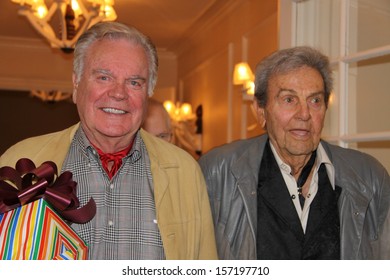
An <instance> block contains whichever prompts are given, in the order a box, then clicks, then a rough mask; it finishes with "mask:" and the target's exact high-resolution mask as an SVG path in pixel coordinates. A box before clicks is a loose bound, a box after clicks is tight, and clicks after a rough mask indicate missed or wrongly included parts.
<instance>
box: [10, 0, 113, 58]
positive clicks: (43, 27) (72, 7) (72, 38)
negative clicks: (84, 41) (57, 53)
mask: <svg viewBox="0 0 390 280" xmlns="http://www.w3.org/2000/svg"><path fill="white" fill-rule="evenodd" d="M11 1H12V2H15V3H17V4H19V5H20V9H19V14H20V15H23V16H25V17H26V18H27V19H28V21H29V22H30V23H31V25H32V26H33V27H34V28H35V29H36V30H37V31H38V32H39V33H40V34H41V35H42V36H43V37H45V38H46V39H47V41H49V43H50V45H51V46H52V47H53V48H60V49H61V50H62V51H64V52H65V53H72V52H73V48H74V45H75V43H76V41H77V39H78V38H79V37H80V35H81V34H82V33H83V32H84V31H85V30H86V29H88V28H89V27H90V26H92V25H94V24H95V23H98V22H101V21H114V20H115V19H116V18H117V16H116V13H115V10H114V8H113V5H114V0H52V1H50V2H52V4H51V6H50V8H49V9H48V8H47V6H46V4H45V1H44V0H11ZM83 1H84V2H89V4H88V7H86V6H85V5H84V3H83ZM53 26H54V28H53Z"/></svg>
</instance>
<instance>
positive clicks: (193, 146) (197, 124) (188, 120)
mask: <svg viewBox="0 0 390 280" xmlns="http://www.w3.org/2000/svg"><path fill="white" fill-rule="evenodd" d="M163 105H164V107H165V109H166V110H167V112H168V114H169V116H170V117H171V120H172V127H173V135H174V138H175V142H176V144H177V145H178V146H180V147H183V148H185V149H186V150H188V151H191V152H194V153H195V154H196V155H198V156H200V155H201V154H202V133H203V122H202V115H203V110H202V105H199V106H198V107H197V108H196V113H195V114H194V113H192V106H191V104H189V103H176V105H175V104H174V103H173V102H172V101H170V100H167V101H165V102H164V103H163Z"/></svg>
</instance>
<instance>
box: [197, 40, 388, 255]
mask: <svg viewBox="0 0 390 280" xmlns="http://www.w3.org/2000/svg"><path fill="white" fill-rule="evenodd" d="M255 85H256V90H255V101H254V106H255V108H256V112H257V115H258V119H259V123H260V124H261V125H262V126H263V127H264V128H266V130H267V133H266V134H264V135H262V136H259V137H256V138H252V139H247V140H239V141H236V142H233V143H230V144H227V145H224V146H221V147H218V148H215V149H213V150H211V151H210V152H208V153H207V154H206V155H204V156H203V157H202V158H201V159H200V160H199V163H200V165H201V167H202V170H203V173H204V175H205V178H206V182H207V185H208V192H209V196H210V203H211V208H212V213H213V218H214V225H215V231H216V239H217V246H218V254H219V257H220V258H221V259H389V258H390V228H389V224H390V223H389V222H390V220H389V219H390V218H389V206H390V179H389V175H388V172H387V171H386V169H385V168H384V167H383V166H382V165H381V164H380V163H379V162H378V161H377V160H376V159H374V158H373V157H371V156H369V155H367V154H364V153H361V152H359V151H356V150H352V149H345V148H341V147H338V146H335V145H331V144H329V143H327V142H325V141H323V140H321V131H322V128H323V124H324V119H325V113H326V110H327V107H328V100H329V95H330V93H331V91H332V76H331V70H330V67H329V61H328V58H327V57H326V56H324V55H323V54H321V53H320V52H319V51H317V50H315V49H313V48H310V47H295V48H290V49H286V50H281V51H277V52H275V53H273V54H271V55H270V56H269V57H267V58H265V59H264V60H263V61H262V62H261V63H260V64H259V65H258V67H257V69H256V79H255Z"/></svg>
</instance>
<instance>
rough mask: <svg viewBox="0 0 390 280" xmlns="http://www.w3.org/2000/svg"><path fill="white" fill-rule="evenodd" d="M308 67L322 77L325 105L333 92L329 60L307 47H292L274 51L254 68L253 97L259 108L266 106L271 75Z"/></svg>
mask: <svg viewBox="0 0 390 280" xmlns="http://www.w3.org/2000/svg"><path fill="white" fill-rule="evenodd" d="M303 66H308V67H311V68H313V69H316V70H317V71H318V72H319V73H320V74H321V76H322V79H323V81H324V87H325V89H324V90H325V104H326V106H328V102H329V96H330V93H331V92H332V90H333V77H332V70H331V68H330V64H329V59H328V57H327V56H325V55H323V54H322V53H321V52H320V51H318V50H316V49H314V48H312V47H307V46H300V47H293V48H289V49H283V50H279V51H276V52H274V53H272V54H271V55H269V56H268V57H266V58H265V59H263V60H262V61H261V62H260V63H259V64H258V65H257V67H256V73H255V97H256V100H257V102H258V104H259V106H260V107H265V105H266V104H267V90H268V81H269V79H270V78H271V77H272V76H273V75H278V74H287V73H289V72H291V71H293V70H296V69H298V68H301V67H303Z"/></svg>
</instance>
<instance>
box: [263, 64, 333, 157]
mask: <svg viewBox="0 0 390 280" xmlns="http://www.w3.org/2000/svg"><path fill="white" fill-rule="evenodd" d="M267 94H268V100H267V104H266V106H265V108H260V107H257V112H258V114H259V119H264V122H265V125H266V128H267V132H268V135H269V138H270V141H271V143H272V144H273V145H274V147H275V149H276V150H277V152H278V154H279V156H281V158H282V159H284V160H285V161H286V162H289V161H290V160H292V159H294V157H297V156H298V157H299V156H306V155H309V154H311V152H312V151H314V150H315V149H317V146H318V144H319V142H320V137H321V131H322V128H323V125H324V119H325V113H326V104H325V101H324V95H325V93H324V82H323V79H322V77H321V75H320V73H319V72H318V71H317V70H315V69H313V68H310V67H307V66H304V67H301V68H298V69H296V70H293V71H291V72H289V73H287V74H276V75H274V76H272V77H271V79H270V80H269V82H268V92H267Z"/></svg>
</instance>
